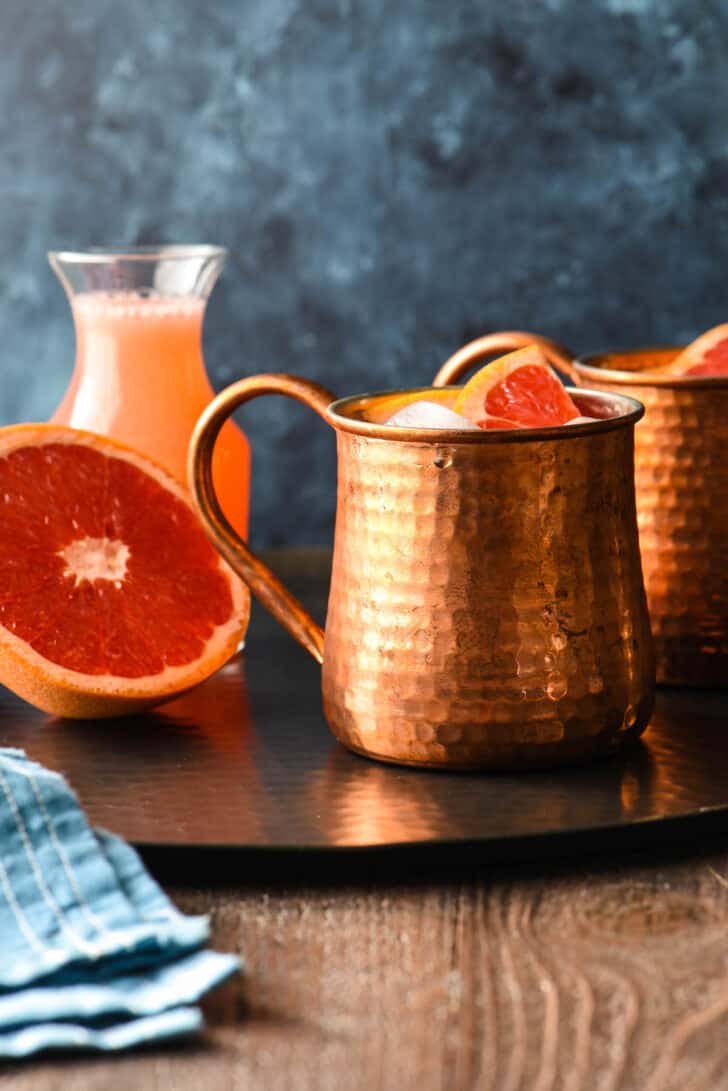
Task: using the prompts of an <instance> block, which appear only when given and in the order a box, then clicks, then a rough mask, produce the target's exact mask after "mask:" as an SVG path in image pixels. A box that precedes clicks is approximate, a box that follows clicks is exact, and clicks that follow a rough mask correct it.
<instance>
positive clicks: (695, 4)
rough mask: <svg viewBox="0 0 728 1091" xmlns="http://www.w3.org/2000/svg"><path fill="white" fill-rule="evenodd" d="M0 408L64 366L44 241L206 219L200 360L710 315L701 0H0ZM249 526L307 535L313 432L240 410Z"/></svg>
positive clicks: (399, 362) (727, 26) (711, 217)
mask: <svg viewBox="0 0 728 1091" xmlns="http://www.w3.org/2000/svg"><path fill="white" fill-rule="evenodd" d="M0 48H1V49H2V63H1V64H0V137H1V139H0V149H1V154H0V197H1V200H0V247H1V253H2V264H1V265H0V299H1V300H2V311H1V315H2V327H1V331H2V346H3V360H2V376H3V379H2V388H1V389H2V394H1V397H0V420H1V421H2V422H7V421H11V420H17V419H28V418H36V419H37V418H45V417H47V416H48V415H49V414H50V413H51V412H52V411H53V409H54V408H55V405H56V402H57V401H58V399H59V397H60V395H61V392H62V390H63V389H64V387H65V384H66V382H67V379H68V376H69V374H70V370H71V364H72V357H73V334H72V328H71V323H70V318H69V314H68V308H67V304H66V301H65V299H64V297H63V294H62V292H61V289H60V287H59V285H58V284H57V283H56V282H55V280H54V278H53V276H52V274H51V272H50V269H49V268H48V266H47V264H46V259H45V252H46V250H47V249H48V248H50V247H62V246H66V247H74V248H79V247H82V246H85V245H90V244H96V245H101V244H114V245H115V244H119V243H127V244H130V243H134V242H159V241H161V240H167V241H187V242H192V241H209V242H217V243H223V244H225V245H227V246H228V247H229V248H230V251H231V256H230V260H229V263H228V266H227V268H226V271H225V274H224V276H223V280H222V281H221V283H220V285H219V287H218V288H217V289H216V290H215V292H214V294H213V298H212V301H211V304H210V310H209V318H208V323H207V327H206V332H205V338H206V341H205V344H206V355H207V359H208V364H209V366H210V370H211V372H212V376H213V380H214V382H215V385H216V386H221V385H222V384H224V383H225V382H226V381H228V380H230V379H233V378H234V377H237V376H239V375H241V374H244V373H250V372H254V371H258V370H263V369H265V370H268V369H277V370H282V369H285V370H290V371H294V372H300V373H303V374H305V375H309V376H312V377H315V378H317V379H319V380H320V381H323V382H325V383H326V384H328V385H330V386H331V387H332V388H333V389H334V390H335V391H336V392H337V393H341V394H345V393H352V392H355V391H359V390H364V389H376V388H387V387H392V386H396V385H398V384H401V383H405V384H410V385H413V384H419V383H422V382H424V381H427V380H428V379H429V377H430V376H431V375H432V374H433V372H434V371H435V369H436V368H437V366H438V364H439V363H440V362H441V361H442V360H443V359H444V358H445V357H446V356H447V355H448V354H449V353H450V352H451V351H452V350H453V349H455V348H456V347H457V346H458V345H459V344H460V343H461V342H462V341H464V340H466V339H467V338H470V337H471V336H474V335H476V334H479V333H482V332H485V331H488V330H491V329H495V328H498V327H508V326H510V327H513V326H522V327H526V328H528V327H532V328H534V329H537V330H540V331H543V332H545V333H548V334H550V335H551V336H553V337H556V338H558V339H561V340H563V341H564V342H566V343H567V344H569V345H570V346H572V347H573V348H575V349H578V350H582V351H586V350H589V349H592V348H597V347H603V346H617V345H628V344H638V343H645V342H659V341H663V342H664V341H673V340H681V339H687V338H690V337H691V336H693V335H694V334H696V333H698V332H699V331H700V330H702V329H704V328H705V327H707V326H710V325H712V324H714V323H716V322H718V321H723V320H726V319H728V298H727V297H728V289H727V287H726V268H725V267H726V262H727V259H728V64H727V63H726V57H727V56H728V10H727V6H726V4H725V3H724V2H723V0H508V2H507V3H506V2H499V0H491V2H487V0H480V2H479V3H478V2H475V0H448V2H447V3H446V2H445V0H244V2H236V0H210V3H202V2H196V0H189V2H187V3H181V2H180V0H124V3H119V2H118V0H34V2H31V3H29V2H28V0H2V3H1V4H0ZM242 420H243V423H244V425H245V426H246V428H247V430H248V431H249V434H250V435H251V438H252V441H253V446H254V451H255V460H256V466H255V489H254V527H253V537H254V540H255V541H256V542H258V543H259V544H262V543H264V542H274V543H279V542H282V541H291V542H295V541H298V542H312V541H324V540H326V538H327V536H328V534H329V532H330V523H331V513H332V505H333V457H334V456H333V449H332V445H331V442H330V440H328V439H327V438H326V436H325V435H324V431H325V430H324V427H323V425H321V424H320V423H319V422H318V421H316V420H314V418H313V416H312V415H310V414H306V412H305V411H304V410H302V409H300V408H299V407H296V406H293V405H291V404H290V403H284V402H282V401H280V400H278V399H270V400H269V401H268V402H267V403H257V404H256V406H255V407H254V408H251V409H249V410H248V412H247V413H245V414H244V415H243V418H242Z"/></svg>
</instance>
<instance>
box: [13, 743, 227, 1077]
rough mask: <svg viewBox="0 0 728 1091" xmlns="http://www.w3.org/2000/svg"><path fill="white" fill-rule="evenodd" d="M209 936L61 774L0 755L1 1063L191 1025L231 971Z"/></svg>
mask: <svg viewBox="0 0 728 1091" xmlns="http://www.w3.org/2000/svg"><path fill="white" fill-rule="evenodd" d="M208 938H209V925H208V921H207V918H206V917H185V916H183V915H182V914H181V913H179V912H178V911H177V910H176V909H175V907H174V906H173V905H172V903H171V902H170V900H169V899H168V898H167V896H166V895H165V894H164V893H163V891H162V890H161V889H160V888H159V886H158V885H157V884H156V883H155V882H154V880H153V879H152V878H151V877H150V875H149V874H148V873H147V872H146V871H145V869H144V866H143V865H142V862H141V860H140V859H139V857H138V856H137V854H136V852H135V851H134V850H133V849H132V848H131V847H130V846H129V845H127V844H126V843H125V842H124V841H122V840H120V838H118V837H114V836H113V835H112V834H110V833H106V832H105V831H102V830H93V829H91V827H90V826H89V824H88V822H87V821H86V818H85V815H84V813H83V811H82V810H81V808H80V806H79V803H78V800H77V799H76V796H75V795H74V794H73V792H72V791H71V789H70V788H69V787H68V785H67V784H66V782H65V780H64V779H63V777H61V776H60V775H59V774H58V773H53V772H51V771H50V770H48V769H44V768H43V766H41V765H38V764H36V763H35V762H33V761H30V760H29V759H28V758H27V757H26V755H25V754H24V753H23V751H22V750H9V749H0V1057H24V1056H27V1055H28V1054H32V1053H37V1052H38V1051H40V1050H44V1049H96V1050H120V1049H127V1048H128V1047H130V1046H135V1045H138V1044H140V1043H142V1042H151V1041H155V1040H159V1039H163V1038H170V1037H173V1036H177V1035H181V1034H188V1033H190V1032H192V1031H196V1030H199V1029H200V1027H201V1026H202V1014H201V1012H200V1010H199V1008H198V1007H197V1001H198V1000H199V999H200V997H201V996H202V994H203V993H204V992H206V991H207V990H208V989H210V988H212V987H213V986H214V985H217V984H218V983H219V982H221V981H223V980H224V979H225V978H227V977H229V975H230V974H232V973H234V972H235V970H237V969H238V968H239V961H238V959H237V958H235V957H234V956H232V955H224V954H218V953H217V952H215V951H208V950H204V949H203V948H204V944H205V942H206V941H207V939H208Z"/></svg>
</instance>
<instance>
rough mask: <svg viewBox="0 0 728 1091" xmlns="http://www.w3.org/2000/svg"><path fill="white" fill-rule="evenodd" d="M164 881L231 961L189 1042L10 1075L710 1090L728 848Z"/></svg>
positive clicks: (216, 1082)
mask: <svg viewBox="0 0 728 1091" xmlns="http://www.w3.org/2000/svg"><path fill="white" fill-rule="evenodd" d="M534 870H535V869H534V868H531V873H530V874H529V873H528V872H527V871H526V866H525V865H522V866H521V867H520V868H519V869H516V868H513V869H510V870H508V869H501V871H500V872H499V873H498V874H493V875H491V876H489V877H483V878H479V879H478V878H472V877H471V878H464V879H463V878H457V879H455V878H453V879H446V880H443V881H440V882H434V881H424V882H412V883H408V882H405V881H401V880H400V881H397V882H392V881H389V882H387V883H382V882H377V883H374V884H372V885H369V886H364V885H358V886H351V885H341V884H330V885H321V884H317V885H315V886H308V887H306V888H302V887H297V888H291V889H287V888H286V887H285V886H281V885H274V884H271V883H270V882H268V883H267V884H266V886H265V887H256V886H255V885H252V884H250V885H240V886H237V887H236V886H234V885H232V884H231V885H228V886H226V887H220V888H214V887H207V888H204V889H199V890H195V889H189V888H182V887H173V888H171V893H172V894H173V896H174V897H175V900H176V901H177V902H178V904H179V905H180V906H181V907H182V908H183V909H184V910H186V911H189V912H209V913H210V914H211V915H212V920H213V927H214V942H215V946H217V947H218V948H220V949H226V950H237V951H242V952H244V954H245V956H246V958H247V963H248V970H247V973H246V975H245V977H244V978H243V979H241V980H239V981H237V982H235V983H231V984H230V985H229V986H227V987H226V988H224V989H222V990H220V991H219V993H218V994H217V995H216V996H215V997H213V998H211V999H210V1000H209V1001H208V1002H207V1004H206V1010H207V1014H208V1018H209V1020H210V1024H211V1029H210V1031H209V1032H208V1034H207V1035H206V1038H205V1040H204V1042H202V1043H200V1044H197V1045H193V1044H188V1045H184V1046H179V1047H176V1048H170V1049H165V1050H161V1051H156V1052H151V1053H149V1052H148V1053H142V1054H139V1055H136V1056H125V1057H120V1058H116V1059H114V1060H108V1059H90V1060H79V1059H74V1060H70V1061H69V1060H62V1061H59V1060H53V1061H50V1060H42V1061H38V1062H36V1063H34V1064H31V1065H28V1066H24V1067H21V1066H6V1067H5V1069H4V1070H3V1073H2V1081H3V1087H5V1086H7V1087H8V1088H10V1089H12V1091H30V1089H31V1088H32V1089H33V1091H51V1089H53V1091H75V1089H77V1088H78V1089H79V1091H80V1089H81V1088H83V1089H84V1091H92V1089H95V1088H98V1089H99V1091H100V1089H102V1088H103V1089H104V1091H117V1089H118V1091H121V1089H122V1088H123V1089H127V1088H129V1087H134V1088H148V1087H149V1088H157V1087H159V1088H169V1087H174V1088H175V1089H179V1091H188V1089H189V1091H192V1089H194V1091H199V1089H200V1088H204V1089H205V1091H215V1089H217V1088H225V1089H227V1088H233V1089H236V1088H237V1089H240V1091H247V1089H249V1088H251V1089H252V1088H256V1089H257V1088H264V1089H265V1091H284V1089H285V1091H290V1089H291V1088H293V1087H295V1088H296V1091H309V1089H310V1091H314V1089H316V1091H379V1089H381V1091H390V1089H391V1091H409V1089H412V1091H461V1089H462V1091H509V1089H510V1091H526V1089H528V1091H532V1089H534V1088H538V1089H539V1091H562V1089H564V1091H645V1089H647V1091H678V1089H679V1091H688V1089H690V1091H722V1089H723V1088H726V1089H728V1033H727V1032H728V927H727V926H728V879H727V878H726V877H727V876H728V855H718V856H711V857H704V858H703V857H696V858H695V859H693V860H688V861H683V862H676V863H672V864H664V863H654V864H650V863H647V862H645V863H642V864H634V865H631V866H629V867H625V866H613V867H603V866H599V867H597V866H594V867H592V868H590V869H588V870H586V869H582V868H579V866H578V865H576V864H572V865H570V866H568V867H565V866H563V867H552V868H550V869H546V868H542V869H540V872H539V873H537V874H536V873H534Z"/></svg>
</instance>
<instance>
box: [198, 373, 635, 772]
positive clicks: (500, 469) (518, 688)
mask: <svg viewBox="0 0 728 1091" xmlns="http://www.w3.org/2000/svg"><path fill="white" fill-rule="evenodd" d="M422 393H423V396H425V397H426V396H427V390H423V392H422ZM261 394H285V395H287V396H289V397H292V398H294V399H296V400H297V401H299V402H303V403H304V404H305V405H308V406H309V407H310V408H312V409H313V410H314V411H315V412H316V413H317V414H318V415H319V416H320V417H321V418H322V419H323V420H324V421H325V422H326V423H327V424H328V425H330V426H331V427H333V428H334V429H335V431H336V434H337V442H338V457H339V468H338V504H337V512H336V531H335V542H334V557H333V571H332V577H331V590H330V596H329V606H328V616H327V621H326V631H325V633H324V631H323V630H322V629H321V628H320V627H319V626H318V625H317V624H316V622H315V621H314V620H313V619H312V618H311V617H310V616H309V615H308V614H307V613H306V611H305V610H304V609H303V607H302V606H301V604H300V603H299V602H297V600H296V599H295V598H293V596H292V595H291V594H290V593H289V592H288V591H287V590H286V588H285V587H284V586H283V585H282V584H281V583H280V581H279V580H278V579H277V578H276V577H275V576H274V575H273V573H271V572H270V570H269V569H268V568H267V567H266V566H265V565H264V564H263V563H262V562H261V561H260V560H259V559H258V558H257V557H256V556H255V555H254V554H253V553H252V551H251V550H250V549H249V547H248V546H247V545H246V544H245V543H244V542H243V541H242V540H241V539H240V538H239V537H238V535H237V534H236V533H235V531H234V530H233V529H232V527H231V526H230V524H229V523H228V522H227V520H226V519H225V517H224V515H223V513H222V510H221V508H220V504H219V503H218V500H217V497H216V495H215V491H214V487H213V483H212V473H211V458H212V452H213V447H214V444H215V440H216V437H217V436H218V434H219V432H220V429H221V428H222V426H223V424H224V422H225V421H226V420H227V418H228V417H229V416H230V414H231V413H232V412H233V411H234V410H235V409H237V408H238V407H239V406H241V405H243V403H245V402H248V401H250V399H252V398H256V397H258V396H260V395H261ZM430 394H431V395H432V390H431V388H430ZM379 397H381V396H379V395H365V396H358V397H350V398H345V399H343V400H341V401H336V400H335V399H334V397H333V395H331V394H330V393H329V392H328V391H327V390H325V389H324V388H323V387H321V386H319V385H317V384H316V383H313V382H309V381H307V380H304V379H297V378H293V377H292V376H287V375H257V376H253V377H251V378H247V379H243V380H241V381H240V382H237V383H234V384H233V385H232V386H230V387H229V388H228V389H227V390H225V391H224V392H223V393H222V394H220V395H218V397H217V398H215V399H214V401H213V402H212V403H211V404H210V406H209V407H208V409H207V410H206V411H205V413H204V414H203V415H202V417H201V418H200V421H199V423H198V425H197V428H196V430H195V433H194V436H193V439H192V444H191V447H190V456H189V464H188V465H189V479H190V485H191V488H192V491H193V494H194V497H195V501H196V503H197V506H198V509H199V511H200V514H201V516H202V518H203V521H204V523H205V525H206V528H207V531H208V534H209V535H210V537H211V539H212V541H213V542H214V543H215V545H216V546H217V547H218V549H219V550H220V552H221V553H222V555H223V556H224V557H225V558H226V559H227V561H228V562H229V563H230V565H231V566H232V567H233V568H234V569H235V571H237V572H238V573H239V575H240V576H241V577H242V578H243V579H244V580H245V581H246V583H248V585H249V586H250V589H251V591H252V592H253V593H254V594H255V595H256V596H257V597H258V598H259V599H260V601H261V602H262V603H263V604H264V605H265V606H267V608H268V609H269V610H270V611H271V612H272V613H273V614H274V616H275V617H276V618H277V619H278V620H279V621H280V622H281V623H282V624H283V625H284V626H285V627H286V629H288V631H289V632H290V633H291V635H292V636H294V637H295V638H296V640H298V641H299V642H300V643H301V644H302V645H303V646H304V647H305V648H306V649H307V650H308V651H309V652H310V653H311V655H312V656H313V657H314V658H315V659H316V660H317V661H318V662H319V663H322V665H323V702H324V712H325V715H326V718H327V720H328V722H329V725H330V727H331V729H332V731H333V733H334V735H335V736H336V737H337V738H338V739H339V740H340V741H341V742H342V743H344V744H345V745H346V746H348V747H349V748H351V749H352V750H355V751H358V752H359V753H362V754H366V755H368V756H370V757H373V758H379V759H381V760H384V761H391V762H401V763H405V764H408V765H422V766H430V767H433V766H443V767H461V768H467V767H489V768H517V767H521V766H527V765H545V764H556V763H560V762H567V761H575V760H580V759H584V758H588V757H592V756H594V755H597V754H600V753H606V752H610V751H612V750H614V749H615V748H617V747H618V746H620V745H621V744H622V743H623V742H624V741H626V740H628V739H632V738H635V737H636V736H638V735H639V734H640V732H641V731H642V730H643V729H644V727H645V726H646V724H647V721H648V719H649V716H650V712H651V709H652V704H653V694H654V663H653V653H652V644H651V637H650V629H649V621H648V617H647V610H646V604H645V596H644V588H643V583H642V570H641V567H640V557H639V549H638V544H637V524H636V519H635V504H634V484H633V433H634V425H635V422H636V421H637V420H639V418H640V417H641V415H642V407H641V406H640V405H639V403H637V402H635V401H633V400H632V399H630V398H626V397H623V396H615V395H609V394H603V393H594V392H589V391H583V392H579V393H578V394H576V395H575V397H576V399H577V401H578V402H579V404H580V406H581V408H582V410H583V412H584V413H585V414H587V415H591V416H597V417H601V418H603V419H601V420H598V421H597V422H595V423H590V424H582V425H575V426H570V427H568V428H558V429H555V428H543V429H534V430H529V431H519V430H514V431H506V430H504V431H490V432H488V431H481V430H480V429H478V430H477V431H476V430H473V431H460V430H456V431H450V430H441V429H438V430H433V429H423V428H394V427H391V426H386V425H382V424H375V423H372V422H371V421H368V420H366V419H365V416H366V411H367V406H369V405H371V404H372V402H373V399H374V398H379Z"/></svg>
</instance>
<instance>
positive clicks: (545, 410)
mask: <svg viewBox="0 0 728 1091" xmlns="http://www.w3.org/2000/svg"><path fill="white" fill-rule="evenodd" d="M453 409H454V410H455V412H456V413H461V414H462V415H463V416H464V417H467V418H468V420H472V421H474V422H475V423H476V424H479V425H480V426H481V428H492V427H500V428H503V427H505V425H504V424H502V423H498V424H493V420H496V421H499V422H503V421H507V422H508V425H509V426H510V427H511V428H548V427H553V426H555V425H559V424H567V423H568V422H569V421H570V420H573V419H574V418H575V417H578V416H579V409H578V407H577V406H576V405H575V404H574V402H573V401H572V399H571V397H570V396H569V394H568V392H567V390H566V389H565V387H564V386H563V385H562V383H561V382H560V381H559V378H558V376H557V375H556V373H555V372H554V371H553V370H552V368H551V367H550V365H549V363H548V362H547V360H546V357H545V356H544V354H543V352H542V351H541V349H540V348H538V347H537V346H536V345H528V346H527V347H526V348H524V349H519V350H518V351H517V352H509V353H508V355H507V356H501V357H500V358H499V359H498V360H493V361H491V363H489V364H485V366H484V367H482V368H480V370H479V371H476V373H475V375H473V377H472V379H470V380H469V381H468V382H467V383H466V384H465V386H464V387H463V388H462V390H461V391H460V394H459V395H458V397H457V399H456V401H455V404H454V406H453Z"/></svg>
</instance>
